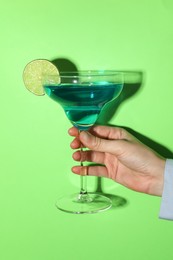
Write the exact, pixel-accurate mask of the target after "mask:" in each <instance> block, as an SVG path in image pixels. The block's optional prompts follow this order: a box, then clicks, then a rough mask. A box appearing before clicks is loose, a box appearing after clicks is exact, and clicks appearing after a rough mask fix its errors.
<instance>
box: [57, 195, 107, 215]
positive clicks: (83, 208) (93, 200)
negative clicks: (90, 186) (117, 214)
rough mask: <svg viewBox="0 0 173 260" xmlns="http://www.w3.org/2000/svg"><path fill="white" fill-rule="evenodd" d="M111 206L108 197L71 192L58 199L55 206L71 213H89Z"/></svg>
mask: <svg viewBox="0 0 173 260" xmlns="http://www.w3.org/2000/svg"><path fill="white" fill-rule="evenodd" d="M111 206H112V202H111V200H110V199H109V198H107V197H105V196H103V195H100V194H95V193H86V194H72V195H69V196H64V197H61V198H60V199H58V201H57V203H56V207H57V208H58V209H60V210H62V211H65V212H67V213H73V214H85V213H87V214H91V213H98V212H101V211H105V210H107V209H109V208H110V207H111Z"/></svg>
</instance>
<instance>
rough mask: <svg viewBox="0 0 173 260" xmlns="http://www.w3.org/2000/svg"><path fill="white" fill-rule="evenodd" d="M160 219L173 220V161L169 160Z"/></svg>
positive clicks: (166, 165) (165, 173) (166, 167)
mask: <svg viewBox="0 0 173 260" xmlns="http://www.w3.org/2000/svg"><path fill="white" fill-rule="evenodd" d="M159 218H162V219H167V220H173V160H171V159H167V160H166V164H165V172H164V186H163V194H162V199H161V205H160V213H159Z"/></svg>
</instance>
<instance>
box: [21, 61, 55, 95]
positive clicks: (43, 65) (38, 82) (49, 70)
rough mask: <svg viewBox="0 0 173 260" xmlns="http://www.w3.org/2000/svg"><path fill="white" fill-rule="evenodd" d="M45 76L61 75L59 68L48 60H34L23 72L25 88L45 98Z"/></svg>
mask: <svg viewBox="0 0 173 260" xmlns="http://www.w3.org/2000/svg"><path fill="white" fill-rule="evenodd" d="M44 75H55V76H56V75H59V71H58V69H57V67H56V66H55V65H54V64H53V63H51V62H50V61H48V60H44V59H43V60H40V59H39V60H33V61H31V62H29V63H28V64H27V65H26V67H25V68H24V71H23V81H24V84H25V87H26V88H27V89H28V90H29V91H31V92H32V93H34V94H35V95H37V96H43V95H44V94H45V93H44V89H43V77H44Z"/></svg>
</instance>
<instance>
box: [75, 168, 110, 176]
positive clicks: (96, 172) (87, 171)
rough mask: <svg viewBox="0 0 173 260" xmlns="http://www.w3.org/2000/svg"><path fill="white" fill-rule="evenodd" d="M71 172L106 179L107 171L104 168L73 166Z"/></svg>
mask: <svg viewBox="0 0 173 260" xmlns="http://www.w3.org/2000/svg"><path fill="white" fill-rule="evenodd" d="M72 172H73V173H75V174H77V175H81V176H86V175H87V176H97V177H106V178H107V177H108V171H107V169H106V167H105V166H74V167H72Z"/></svg>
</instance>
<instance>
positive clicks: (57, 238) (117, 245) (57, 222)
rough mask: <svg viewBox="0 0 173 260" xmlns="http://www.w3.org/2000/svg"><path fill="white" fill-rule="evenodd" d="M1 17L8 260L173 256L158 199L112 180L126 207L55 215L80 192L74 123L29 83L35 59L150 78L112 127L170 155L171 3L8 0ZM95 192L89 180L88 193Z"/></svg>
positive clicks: (2, 237)
mask: <svg viewBox="0 0 173 260" xmlns="http://www.w3.org/2000/svg"><path fill="white" fill-rule="evenodd" d="M0 12H1V15H0V32H1V48H0V58H1V63H0V75H1V95H0V106H1V109H0V114H1V117H0V122H1V126H0V130H1V132H0V133H1V134H0V158H1V162H0V259H1V260H12V259H16V260H57V259H58V260H63V259H65V260H66V259H67V260H68V259H69V260H79V259H80V260H81V259H82V260H86V259H91V260H97V259H100V260H105V259H107V260H112V259H118V260H126V259H128V260H139V259H140V260H146V259H148V260H155V259H172V257H173V250H172V243H173V223H172V222H171V221H164V220H160V219H159V218H158V214H159V208H160V201H161V200H160V198H158V197H152V196H148V195H144V194H139V193H135V192H133V191H130V190H128V189H126V188H124V187H122V186H120V185H118V184H116V183H114V182H113V181H111V180H106V179H104V180H102V182H101V185H102V190H103V191H104V192H105V193H108V194H111V196H112V197H113V195H118V196H121V197H122V198H123V201H126V203H125V204H123V205H121V206H119V207H117V208H116V207H113V209H111V210H109V211H106V212H104V213H100V214H92V215H71V214H65V213H63V212H60V211H58V210H57V209H56V207H55V201H56V199H57V197H58V196H60V195H62V194H67V193H72V192H74V191H77V190H78V186H79V178H78V176H74V175H73V174H71V170H70V168H71V166H72V165H74V164H75V163H74V162H73V160H72V158H71V155H72V151H71V149H70V146H69V144H70V141H71V138H70V137H69V136H68V135H67V131H68V128H69V127H70V126H71V125H70V123H69V122H68V120H67V119H66V118H65V115H64V112H63V111H62V109H61V108H60V107H59V106H58V105H57V104H56V103H55V102H51V101H50V100H49V99H48V98H47V97H46V96H44V97H37V96H34V95H32V94H31V93H30V92H29V91H27V90H26V89H25V87H24V84H23V82H22V72H23V69H24V67H25V65H26V64H27V63H28V62H29V61H31V60H33V59H37V58H45V59H49V60H54V59H59V60H61V61H62V62H64V61H66V62H67V61H69V63H70V62H71V64H72V63H73V64H75V66H77V67H78V68H79V69H98V68H99V69H100V68H101V69H117V70H124V71H131V72H134V71H140V72H142V73H143V82H142V84H141V86H140V88H139V90H138V91H137V92H136V93H135V94H134V95H132V96H131V97H128V98H125V100H124V101H123V102H120V104H119V106H118V109H117V110H116V112H115V113H114V115H113V116H112V117H111V118H109V121H107V122H106V123H109V124H113V125H122V126H125V127H128V128H131V129H133V130H134V131H137V132H138V133H139V134H140V135H139V136H140V137H141V138H142V140H144V141H146V142H147V144H151V145H152V147H154V148H156V149H157V151H158V152H160V153H162V154H163V155H164V156H167V157H168V156H169V157H171V156H172V153H171V151H172V150H173V138H172V131H173V121H172V110H173V102H172V96H173V83H172V81H173V80H172V79H173V2H172V0H162V1H161V0H152V1H151V0H143V1H137V0H106V1H104V0H102V1H100V2H98V1H97V0H87V1H86V0H85V1H84V0H81V1H80V0H70V1H69V0H68V1H66V0H44V1H40V0H37V1H35V0H30V1H22V0H14V1H10V0H9V1H3V3H1V7H0ZM127 83H128V82H127ZM130 85H131V87H132V85H133V84H130ZM126 86H128V84H126ZM97 186H98V183H97V179H95V178H94V177H93V178H92V177H91V178H90V179H89V189H90V190H94V189H96V188H97Z"/></svg>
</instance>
